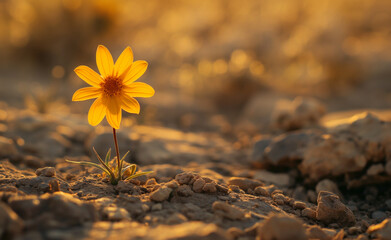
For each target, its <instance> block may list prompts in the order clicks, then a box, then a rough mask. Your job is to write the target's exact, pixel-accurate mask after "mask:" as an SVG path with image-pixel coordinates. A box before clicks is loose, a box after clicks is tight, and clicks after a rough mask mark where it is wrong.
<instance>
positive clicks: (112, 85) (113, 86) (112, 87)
mask: <svg viewBox="0 0 391 240" xmlns="http://www.w3.org/2000/svg"><path fill="white" fill-rule="evenodd" d="M100 86H101V87H102V89H103V91H104V93H105V94H106V95H108V96H114V95H117V94H119V93H120V92H121V89H122V87H123V84H122V81H121V80H120V79H119V78H117V77H114V76H110V77H106V78H105V80H104V81H103V82H102V83H101V84H100Z"/></svg>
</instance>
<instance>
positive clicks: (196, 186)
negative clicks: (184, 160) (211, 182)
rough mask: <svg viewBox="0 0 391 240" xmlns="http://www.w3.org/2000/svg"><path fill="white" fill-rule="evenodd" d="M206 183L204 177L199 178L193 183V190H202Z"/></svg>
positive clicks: (197, 191)
mask: <svg viewBox="0 0 391 240" xmlns="http://www.w3.org/2000/svg"><path fill="white" fill-rule="evenodd" d="M204 185H205V180H204V179H202V178H199V179H197V180H196V181H195V182H194V183H193V191H194V192H196V193H200V192H202V188H203V187H204Z"/></svg>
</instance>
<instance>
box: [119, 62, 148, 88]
mask: <svg viewBox="0 0 391 240" xmlns="http://www.w3.org/2000/svg"><path fill="white" fill-rule="evenodd" d="M147 67H148V63H147V62H146V61H142V60H139V61H135V62H134V63H133V64H132V66H131V67H130V69H129V71H128V74H126V76H125V78H124V82H123V83H124V84H130V83H132V82H134V81H136V80H137V79H138V78H139V77H141V76H142V75H143V74H144V73H145V71H146V70H147Z"/></svg>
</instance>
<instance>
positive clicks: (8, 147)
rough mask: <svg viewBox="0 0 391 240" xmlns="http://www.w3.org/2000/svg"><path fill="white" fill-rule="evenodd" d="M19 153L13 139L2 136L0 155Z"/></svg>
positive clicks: (0, 139)
mask: <svg viewBox="0 0 391 240" xmlns="http://www.w3.org/2000/svg"><path fill="white" fill-rule="evenodd" d="M16 154H18V150H17V149H16V146H15V143H14V142H13V141H12V139H9V138H6V137H3V136H0V157H9V156H13V155H16Z"/></svg>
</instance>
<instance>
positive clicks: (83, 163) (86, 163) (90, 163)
mask: <svg viewBox="0 0 391 240" xmlns="http://www.w3.org/2000/svg"><path fill="white" fill-rule="evenodd" d="M65 161H67V162H70V163H76V164H80V165H90V166H93V167H96V168H99V169H100V170H102V171H103V172H105V173H107V175H110V173H109V172H108V171H107V170H106V169H105V168H103V167H102V166H100V165H98V164H96V163H92V162H85V161H82V162H78V161H71V160H68V159H65Z"/></svg>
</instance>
